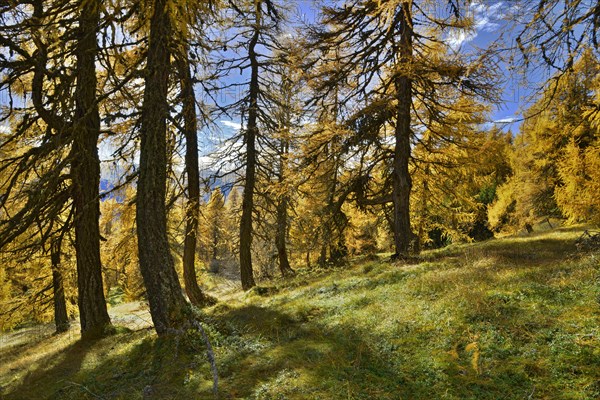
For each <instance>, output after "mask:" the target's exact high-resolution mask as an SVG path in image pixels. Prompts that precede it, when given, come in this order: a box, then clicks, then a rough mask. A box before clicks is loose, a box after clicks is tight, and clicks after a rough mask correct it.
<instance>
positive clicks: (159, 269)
mask: <svg viewBox="0 0 600 400" xmlns="http://www.w3.org/2000/svg"><path fill="white" fill-rule="evenodd" d="M153 3H154V4H153V6H154V7H153V10H154V14H153V15H152V18H151V20H150V38H149V41H148V61H147V65H146V81H145V91H144V99H143V103H142V119H141V131H140V135H141V148H140V169H139V178H138V189H137V202H136V225H137V234H138V251H139V260H140V270H141V272H142V277H143V278H144V284H145V286H146V294H147V296H148V302H149V303H150V314H151V316H152V321H153V322H154V328H155V329H156V332H157V333H158V334H159V335H166V334H169V333H173V331H175V330H179V329H180V328H182V327H184V326H185V325H186V324H187V323H188V320H189V314H190V309H189V305H188V303H187V302H186V301H185V298H184V297H183V293H182V290H181V285H180V283H179V280H178V278H177V273H176V271H175V266H174V262H173V258H172V256H171V251H170V248H169V241H168V238H167V213H166V208H165V198H166V183H167V138H166V133H167V132H166V129H167V126H166V119H167V115H168V103H167V90H168V81H169V69H170V51H169V48H168V44H169V42H170V39H171V22H170V18H169V15H168V7H167V0H155V1H154V2H153Z"/></svg>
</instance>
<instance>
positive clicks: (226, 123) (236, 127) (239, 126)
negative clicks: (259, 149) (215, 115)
mask: <svg viewBox="0 0 600 400" xmlns="http://www.w3.org/2000/svg"><path fill="white" fill-rule="evenodd" d="M219 122H220V123H221V125H223V126H226V127H228V128H232V129H234V130H236V131H239V130H240V129H242V124H240V123H238V122H234V121H224V120H221V121H219Z"/></svg>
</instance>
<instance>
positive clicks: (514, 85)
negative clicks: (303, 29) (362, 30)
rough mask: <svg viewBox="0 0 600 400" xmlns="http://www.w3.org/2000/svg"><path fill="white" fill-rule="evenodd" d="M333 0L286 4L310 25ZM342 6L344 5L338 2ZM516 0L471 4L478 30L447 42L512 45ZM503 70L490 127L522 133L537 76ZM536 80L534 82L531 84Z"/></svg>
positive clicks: (234, 124)
mask: <svg viewBox="0 0 600 400" xmlns="http://www.w3.org/2000/svg"><path fill="white" fill-rule="evenodd" d="M335 2H336V1H333V0H329V1H328V0H325V1H319V0H296V1H294V2H293V1H288V2H287V3H286V5H288V6H289V7H290V8H291V11H292V19H293V20H301V21H304V22H306V23H312V22H314V21H315V20H316V19H317V18H318V16H319V4H320V3H325V4H327V3H329V4H332V3H335ZM338 3H340V2H338ZM515 4H516V2H514V1H496V0H479V1H474V2H472V3H471V6H470V8H469V11H468V13H469V15H470V16H471V17H472V18H473V20H474V29H473V30H470V31H464V30H463V31H455V32H451V33H449V37H448V38H447V40H448V41H449V42H450V43H451V46H452V47H453V48H454V49H455V50H456V51H467V52H471V51H474V50H475V49H477V48H479V49H485V48H487V47H488V46H489V45H490V44H492V43H493V42H495V41H497V40H499V39H500V38H502V39H503V40H505V41H506V42H507V43H508V45H511V43H510V42H511V37H512V31H511V29H510V28H511V26H510V25H512V27H513V28H514V27H515V26H517V27H518V24H515V23H514V22H512V21H507V17H508V15H511V14H514V15H517V16H518V15H519V8H518V6H516V5H515ZM500 68H501V69H502V73H503V75H504V79H505V82H504V83H503V85H504V91H503V95H502V102H501V103H500V104H499V105H497V106H495V107H494V108H493V111H492V113H491V118H490V125H494V124H495V125H497V126H499V127H501V128H503V129H510V130H512V131H513V133H516V132H517V131H518V128H519V125H520V121H519V119H520V118H521V112H522V106H523V105H524V104H525V103H526V101H527V99H528V98H529V97H530V96H531V94H532V91H531V89H530V86H531V85H530V84H531V83H534V84H535V83H536V82H535V81H536V80H535V79H533V76H529V75H528V76H527V78H528V80H530V82H524V79H523V76H522V75H521V74H518V73H516V72H514V71H513V70H509V68H508V65H506V64H501V65H500ZM531 81H533V82H531ZM219 122H220V125H221V126H222V128H223V131H224V132H223V136H225V137H227V136H229V135H231V134H232V133H233V132H234V131H236V130H237V129H239V128H240V124H239V121H229V120H225V119H224V120H221V121H219Z"/></svg>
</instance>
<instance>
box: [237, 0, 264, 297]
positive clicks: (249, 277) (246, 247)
mask: <svg viewBox="0 0 600 400" xmlns="http://www.w3.org/2000/svg"><path fill="white" fill-rule="evenodd" d="M260 7H261V5H260V2H258V3H257V4H256V26H255V27H254V33H253V35H252V38H251V40H250V43H249V46H248V58H249V61H250V91H249V107H248V125H247V127H246V130H245V133H244V135H245V137H244V139H245V142H246V173H245V181H244V194H243V198H242V216H241V218H240V274H241V281H242V288H243V289H244V290H248V289H251V288H252V287H253V286H255V285H256V283H255V282H254V273H253V270H252V212H253V210H254V187H255V185H256V137H257V136H258V121H257V118H258V94H259V89H260V88H259V83H258V73H259V61H258V54H257V52H256V45H257V43H258V39H259V36H260V27H259V25H260Z"/></svg>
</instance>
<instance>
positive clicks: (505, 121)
mask: <svg viewBox="0 0 600 400" xmlns="http://www.w3.org/2000/svg"><path fill="white" fill-rule="evenodd" d="M516 120H517V118H515V117H506V118H501V119H497V120H495V121H494V123H495V124H512V123H513V122H515V121H516Z"/></svg>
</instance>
